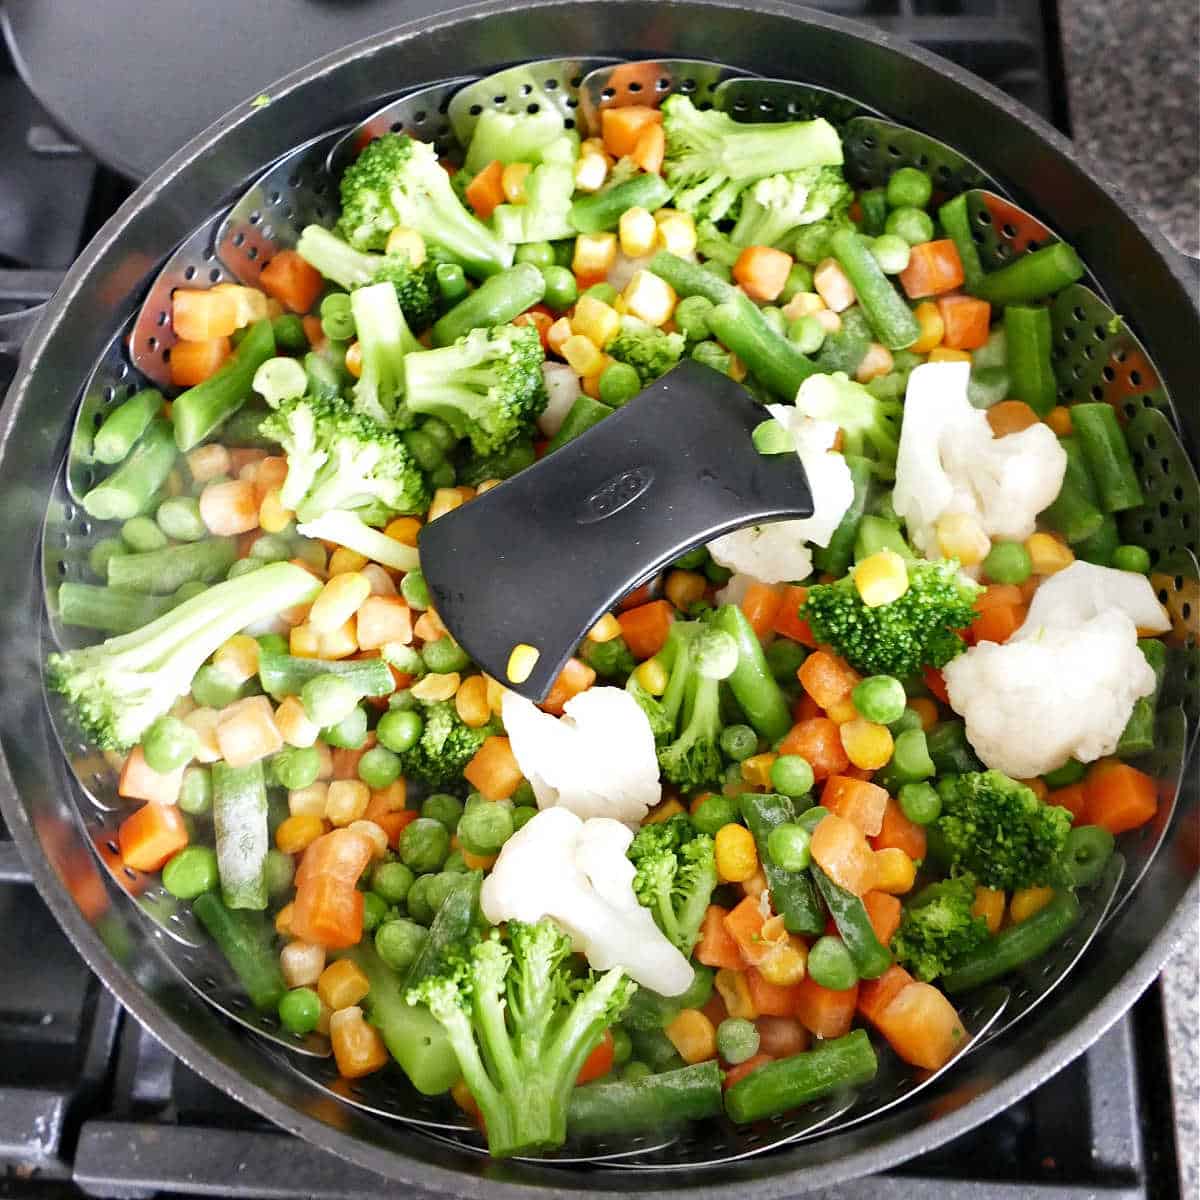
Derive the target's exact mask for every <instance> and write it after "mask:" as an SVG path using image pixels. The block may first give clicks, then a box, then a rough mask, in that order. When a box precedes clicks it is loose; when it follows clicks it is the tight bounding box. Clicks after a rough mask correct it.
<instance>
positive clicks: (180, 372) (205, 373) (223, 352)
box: [170, 337, 233, 388]
mask: <svg viewBox="0 0 1200 1200" xmlns="http://www.w3.org/2000/svg"><path fill="white" fill-rule="evenodd" d="M232 353H233V347H232V345H231V344H230V341H229V339H228V338H227V337H219V338H211V339H210V340H209V341H206V342H176V343H175V345H173V346H172V347H171V358H170V367H171V383H172V384H173V385H174V386H175V387H180V388H188V387H195V386H196V384H198V383H203V382H204V381H205V380H206V379H207V378H208V377H209V376H210V375H215V374H216V372H217V369H218V368H219V367H220V366H221V365H222V364H223V363H224V362H225V360H226V359H227V358H228V357H229V356H230V354H232Z"/></svg>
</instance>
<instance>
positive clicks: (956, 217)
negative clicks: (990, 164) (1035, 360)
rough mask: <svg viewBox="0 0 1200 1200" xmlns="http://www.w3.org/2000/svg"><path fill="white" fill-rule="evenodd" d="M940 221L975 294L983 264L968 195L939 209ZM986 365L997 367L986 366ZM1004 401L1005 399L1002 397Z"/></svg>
mask: <svg viewBox="0 0 1200 1200" xmlns="http://www.w3.org/2000/svg"><path fill="white" fill-rule="evenodd" d="M938 221H939V222H940V224H941V226H942V228H943V229H944V230H945V231H946V233H947V235H948V236H949V237H950V239H951V241H953V242H954V248H955V249H956V250H957V251H958V257H959V259H960V260H961V261H962V265H963V280H964V283H965V286H966V289H967V291H968V292H973V291H974V290H975V288H976V287H978V285H979V283H980V281H981V280H982V279H983V263H982V262H981V261H980V258H979V247H978V246H976V244H975V237H974V231H973V230H972V228H971V214H970V212H969V211H968V209H967V194H966V192H962V193H960V194H959V195H957V196H955V197H954V198H953V199H951V200H947V201H946V203H945V204H943V205H942V206H941V208H939V209H938ZM974 365H976V366H980V367H982V366H984V365H985V364H984V363H982V362H980V361H979V353H978V352H976V353H975V355H974ZM986 365H993V366H994V365H996V364H994V363H992V364H986ZM1001 398H1002V399H1003V397H1001Z"/></svg>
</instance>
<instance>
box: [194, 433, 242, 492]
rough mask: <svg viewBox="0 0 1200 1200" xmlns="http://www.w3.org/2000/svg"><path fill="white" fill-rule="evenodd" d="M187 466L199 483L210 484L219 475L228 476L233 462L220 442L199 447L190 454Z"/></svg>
mask: <svg viewBox="0 0 1200 1200" xmlns="http://www.w3.org/2000/svg"><path fill="white" fill-rule="evenodd" d="M187 465H188V470H189V471H190V472H191V475H192V478H193V479H194V480H195V481H196V482H197V483H208V481H209V480H210V479H216V478H217V476H218V475H228V474H229V472H230V469H231V467H232V465H233V460H232V458H231V457H230V454H229V451H228V450H226V449H225V447H224V446H222V445H221V444H220V443H219V442H210V443H209V444H208V445H207V446H197V447H196V449H195V450H193V451H192V452H191V453H190V454H188V456H187Z"/></svg>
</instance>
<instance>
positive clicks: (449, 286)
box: [433, 263, 469, 304]
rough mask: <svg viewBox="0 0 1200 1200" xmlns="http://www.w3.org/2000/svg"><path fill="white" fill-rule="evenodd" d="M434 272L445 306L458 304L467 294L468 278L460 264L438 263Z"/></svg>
mask: <svg viewBox="0 0 1200 1200" xmlns="http://www.w3.org/2000/svg"><path fill="white" fill-rule="evenodd" d="M433 271H434V277H435V278H436V279H437V285H438V291H439V292H441V294H442V301H443V302H444V303H445V304H457V303H458V302H459V301H460V300H461V299H462V298H463V297H464V296H465V295H466V294H467V292H468V290H469V289H468V288H467V277H466V275H465V274H464V272H463V269H462V267H460V266H459V265H458V263H438V265H437V266H436V267H434V269H433Z"/></svg>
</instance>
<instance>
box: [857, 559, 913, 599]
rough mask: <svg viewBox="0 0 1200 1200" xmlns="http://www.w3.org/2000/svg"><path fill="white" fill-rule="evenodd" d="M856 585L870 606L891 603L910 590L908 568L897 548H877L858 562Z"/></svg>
mask: <svg viewBox="0 0 1200 1200" xmlns="http://www.w3.org/2000/svg"><path fill="white" fill-rule="evenodd" d="M852 574H853V576H854V586H855V587H856V588H857V589H858V594H859V595H860V596H861V597H862V602H863V603H864V604H865V605H866V606H867V607H868V608H878V607H879V606H880V605H881V604H891V602H892V601H893V600H899V599H900V597H901V596H903V595H904V593H905V592H907V591H908V568H907V567H906V566H905V565H904V559H902V558H901V557H900V555H899V554H897V553H896V551H895V550H877V551H876V552H875V553H874V554H869V555H868V556H867V557H866V558H864V559H863V560H862V562H860V563H857V564H856V565H855V567H854V569H853V572H852Z"/></svg>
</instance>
